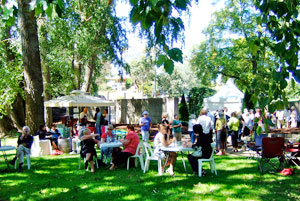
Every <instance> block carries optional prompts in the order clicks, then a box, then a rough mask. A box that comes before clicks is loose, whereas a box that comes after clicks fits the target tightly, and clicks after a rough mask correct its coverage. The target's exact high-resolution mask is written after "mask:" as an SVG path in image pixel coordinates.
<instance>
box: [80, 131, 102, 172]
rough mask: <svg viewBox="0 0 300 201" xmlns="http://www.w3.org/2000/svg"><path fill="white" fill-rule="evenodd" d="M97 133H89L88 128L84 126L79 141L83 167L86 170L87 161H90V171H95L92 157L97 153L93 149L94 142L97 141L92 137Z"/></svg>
mask: <svg viewBox="0 0 300 201" xmlns="http://www.w3.org/2000/svg"><path fill="white" fill-rule="evenodd" d="M99 135H100V134H91V131H90V129H88V128H85V129H84V131H83V136H82V138H81V142H80V144H81V151H80V156H81V157H82V158H85V164H84V169H86V170H88V169H87V168H88V163H90V166H91V172H92V173H94V172H95V167H94V161H93V157H94V156H95V157H96V158H97V153H96V150H95V144H96V143H97V142H95V140H94V139H93V138H94V137H97V136H99Z"/></svg>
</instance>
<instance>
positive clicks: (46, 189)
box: [0, 139, 300, 201]
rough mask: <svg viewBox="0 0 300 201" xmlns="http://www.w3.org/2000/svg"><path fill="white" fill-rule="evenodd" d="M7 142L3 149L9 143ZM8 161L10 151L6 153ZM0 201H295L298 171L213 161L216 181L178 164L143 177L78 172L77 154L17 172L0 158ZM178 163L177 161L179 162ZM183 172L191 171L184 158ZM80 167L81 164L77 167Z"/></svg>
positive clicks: (241, 160)
mask: <svg viewBox="0 0 300 201" xmlns="http://www.w3.org/2000/svg"><path fill="white" fill-rule="evenodd" d="M15 141H16V139H10V140H8V141H7V144H12V143H13V142H14V143H15ZM8 154H9V158H10V159H12V157H13V154H14V152H8ZM0 157H1V158H0V200H57V201H60V200H284V201H285V200H300V176H299V175H300V171H299V170H298V169H296V170H295V175H293V176H281V175H280V174H279V173H270V174H264V175H261V174H260V173H259V171H258V168H257V167H258V166H257V162H256V161H255V160H251V159H247V158H245V157H239V156H233V155H226V156H215V161H216V166H217V170H218V176H215V175H213V174H212V173H210V171H209V169H208V167H209V165H208V164H207V163H204V169H205V170H206V171H207V175H206V176H205V177H202V178H199V177H196V176H191V175H189V176H185V172H184V168H183V165H182V163H181V160H178V161H177V164H176V167H175V174H176V175H175V176H168V175H165V176H158V175H157V162H156V161H151V162H150V168H149V170H150V171H149V172H147V173H146V174H143V173H142V171H141V169H135V168H131V169H130V170H129V171H127V170H126V169H125V168H120V169H117V170H115V171H109V170H107V168H103V167H102V168H100V169H96V172H95V173H94V174H92V173H90V172H86V171H85V170H83V169H80V170H78V155H67V154H65V155H61V156H44V157H38V158H33V157H32V158H31V165H32V168H31V169H30V170H27V169H26V168H27V165H26V161H25V166H24V171H23V172H21V173H18V172H17V171H16V170H14V169H13V168H12V167H11V168H10V169H9V170H6V164H5V163H4V159H3V157H2V153H1V156H0ZM179 159H180V158H179ZM186 164H187V168H188V170H189V172H191V167H190V166H189V163H188V161H187V159H186ZM82 167H83V164H82Z"/></svg>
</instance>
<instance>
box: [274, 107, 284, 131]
mask: <svg viewBox="0 0 300 201" xmlns="http://www.w3.org/2000/svg"><path fill="white" fill-rule="evenodd" d="M276 119H277V128H283V127H284V111H283V110H279V111H276Z"/></svg>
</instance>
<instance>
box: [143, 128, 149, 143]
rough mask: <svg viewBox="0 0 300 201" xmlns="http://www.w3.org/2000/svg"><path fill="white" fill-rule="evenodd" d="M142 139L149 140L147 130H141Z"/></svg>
mask: <svg viewBox="0 0 300 201" xmlns="http://www.w3.org/2000/svg"><path fill="white" fill-rule="evenodd" d="M142 139H143V141H144V142H148V140H149V131H143V130H142Z"/></svg>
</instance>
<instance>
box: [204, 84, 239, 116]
mask: <svg viewBox="0 0 300 201" xmlns="http://www.w3.org/2000/svg"><path fill="white" fill-rule="evenodd" d="M243 99H244V94H243V93H242V92H241V91H240V90H239V89H238V88H237V87H236V86H235V84H234V82H233V80H232V79H229V80H228V81H227V82H226V84H225V85H224V86H223V87H221V89H220V90H218V92H217V93H216V94H215V95H213V96H211V97H208V98H205V99H204V107H205V108H208V109H209V110H210V111H216V110H221V109H224V107H227V108H228V111H229V112H240V111H241V110H242V106H243Z"/></svg>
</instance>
